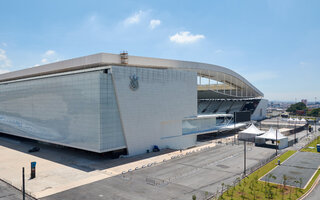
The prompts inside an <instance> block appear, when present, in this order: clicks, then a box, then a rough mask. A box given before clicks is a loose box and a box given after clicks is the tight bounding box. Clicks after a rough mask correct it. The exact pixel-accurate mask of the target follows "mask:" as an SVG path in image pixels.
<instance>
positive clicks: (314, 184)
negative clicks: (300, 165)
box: [297, 175, 320, 200]
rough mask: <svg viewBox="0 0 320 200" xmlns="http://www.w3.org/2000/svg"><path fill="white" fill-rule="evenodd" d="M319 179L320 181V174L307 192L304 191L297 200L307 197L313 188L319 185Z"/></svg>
mask: <svg viewBox="0 0 320 200" xmlns="http://www.w3.org/2000/svg"><path fill="white" fill-rule="evenodd" d="M319 181H320V175H319V176H318V178H317V179H316V180H315V182H314V183H313V185H312V186H311V188H310V189H309V190H308V191H307V192H306V193H304V194H303V195H302V196H301V197H299V198H298V199H297V200H302V199H304V198H306V197H307V196H308V195H309V194H310V193H311V192H312V191H313V189H314V188H315V187H316V186H317V185H318V183H319Z"/></svg>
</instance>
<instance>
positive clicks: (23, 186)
mask: <svg viewBox="0 0 320 200" xmlns="http://www.w3.org/2000/svg"><path fill="white" fill-rule="evenodd" d="M25 199H26V191H25V182H24V167H22V200H25Z"/></svg>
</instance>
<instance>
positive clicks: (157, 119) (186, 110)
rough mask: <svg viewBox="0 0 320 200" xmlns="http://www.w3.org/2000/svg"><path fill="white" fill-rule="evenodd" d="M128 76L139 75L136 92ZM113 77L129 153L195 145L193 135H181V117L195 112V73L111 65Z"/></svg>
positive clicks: (193, 114)
mask: <svg viewBox="0 0 320 200" xmlns="http://www.w3.org/2000/svg"><path fill="white" fill-rule="evenodd" d="M131 75H136V76H137V77H138V78H139V80H138V82H139V88H138V89H137V90H136V91H133V90H132V89H130V87H129V84H130V78H129V77H130V76H131ZM112 76H113V80H114V86H115V92H116V96H117V100H118V105H119V110H120V117H121V121H122V124H123V130H124V135H125V138H126V142H127V146H128V151H129V154H130V155H135V154H140V153H145V152H146V150H147V149H149V150H151V149H152V146H153V145H158V146H159V147H160V148H166V147H171V148H186V147H188V146H192V145H194V144H195V140H196V136H194V135H191V136H182V119H183V118H184V117H189V116H195V115H196V114H197V80H196V78H197V74H196V73H195V72H188V71H180V70H172V69H170V70H168V69H147V68H136V67H120V66H112Z"/></svg>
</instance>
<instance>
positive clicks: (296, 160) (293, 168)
mask: <svg viewBox="0 0 320 200" xmlns="http://www.w3.org/2000/svg"><path fill="white" fill-rule="evenodd" d="M319 166H320V154H317V153H310V152H297V153H295V154H294V155H292V156H291V157H290V158H289V159H288V160H286V161H285V162H283V163H282V164H281V165H279V166H277V167H276V168H275V169H274V170H272V171H271V172H269V173H268V174H266V175H265V176H264V177H263V178H261V180H263V181H267V180H268V175H269V174H273V175H274V176H275V177H276V179H272V178H271V179H269V181H270V182H272V183H276V184H283V176H284V175H286V177H287V183H286V184H287V185H289V186H294V187H300V183H299V181H300V179H301V181H302V183H301V188H305V187H306V186H307V184H308V183H309V181H310V180H311V179H312V177H313V175H314V174H315V173H316V171H317V170H318V168H319Z"/></svg>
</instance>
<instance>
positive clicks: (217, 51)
mask: <svg viewBox="0 0 320 200" xmlns="http://www.w3.org/2000/svg"><path fill="white" fill-rule="evenodd" d="M223 52H224V51H223V50H222V49H218V50H215V51H214V53H215V54H219V53H223Z"/></svg>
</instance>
